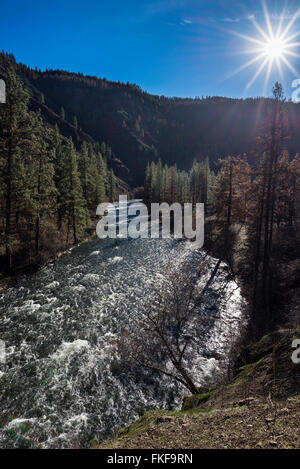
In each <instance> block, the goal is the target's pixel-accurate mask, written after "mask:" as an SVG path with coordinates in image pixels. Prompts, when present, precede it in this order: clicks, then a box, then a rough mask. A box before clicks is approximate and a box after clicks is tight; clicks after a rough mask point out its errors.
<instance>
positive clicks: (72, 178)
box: [62, 138, 88, 244]
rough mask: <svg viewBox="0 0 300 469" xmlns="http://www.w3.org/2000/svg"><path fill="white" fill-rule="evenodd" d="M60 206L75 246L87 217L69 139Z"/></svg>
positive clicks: (73, 152) (74, 152)
mask: <svg viewBox="0 0 300 469" xmlns="http://www.w3.org/2000/svg"><path fill="white" fill-rule="evenodd" d="M62 206H63V214H64V217H65V219H66V221H67V223H68V233H69V231H70V230H71V231H72V233H73V240H74V244H76V243H77V241H78V232H79V231H80V230H81V229H82V228H83V227H84V225H85V224H86V220H87V216H88V215H87V207H86V201H85V199H84V197H83V193H82V187H81V183H80V177H79V171H78V165H77V157H76V151H75V147H74V144H73V141H72V139H71V138H70V139H69V140H68V143H67V147H66V153H65V162H64V179H63V193H62Z"/></svg>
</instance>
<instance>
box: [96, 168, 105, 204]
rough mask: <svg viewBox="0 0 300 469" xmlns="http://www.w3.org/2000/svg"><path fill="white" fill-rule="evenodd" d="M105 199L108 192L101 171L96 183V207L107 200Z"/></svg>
mask: <svg viewBox="0 0 300 469" xmlns="http://www.w3.org/2000/svg"><path fill="white" fill-rule="evenodd" d="M105 200H106V194H105V187H104V181H103V177H102V175H101V174H100V173H98V174H97V177H96V185H95V207H97V206H98V205H99V204H101V203H103V202H105Z"/></svg>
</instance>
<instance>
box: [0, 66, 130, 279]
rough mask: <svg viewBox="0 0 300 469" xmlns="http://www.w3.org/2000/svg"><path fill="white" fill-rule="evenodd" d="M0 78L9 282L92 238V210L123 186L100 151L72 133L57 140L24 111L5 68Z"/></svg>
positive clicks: (2, 251)
mask: <svg viewBox="0 0 300 469" xmlns="http://www.w3.org/2000/svg"><path fill="white" fill-rule="evenodd" d="M1 72H2V76H3V78H4V81H5V84H6V104H2V105H1V107H0V234H1V238H0V239H1V241H0V256H1V273H3V274H6V275H10V274H11V273H16V272H18V271H19V270H21V271H24V269H25V270H26V269H29V270H32V269H33V268H34V267H36V266H37V265H39V264H42V263H43V262H45V261H46V260H49V259H51V258H53V257H54V256H55V255H56V254H57V252H58V251H61V250H64V249H66V248H67V247H69V246H70V245H72V244H77V243H78V241H80V240H81V239H83V238H84V237H86V236H88V235H89V234H91V233H93V232H94V227H93V223H92V219H93V218H95V212H96V208H97V205H98V204H99V203H101V202H104V201H107V200H115V199H116V197H117V193H118V192H120V191H122V192H124V191H125V192H126V190H127V188H128V186H127V185H126V184H125V183H123V182H122V181H121V180H120V179H118V178H116V177H115V175H114V170H113V166H112V164H113V160H114V158H113V156H112V151H111V148H110V146H109V145H108V144H106V143H105V142H102V143H101V145H100V144H99V143H97V142H94V141H93V140H92V139H89V138H87V140H85V139H83V140H81V139H80V137H82V136H81V135H80V134H77V133H76V132H75V135H70V136H69V137H67V136H64V135H63V134H62V133H61V132H60V128H59V126H58V123H57V122H55V125H51V124H50V122H49V121H48V120H47V119H45V113H42V112H41V111H40V110H36V111H32V110H30V107H29V100H30V95H29V93H28V91H27V90H26V89H25V87H24V84H23V82H22V81H21V80H20V78H19V77H18V75H17V74H16V71H15V68H14V67H13V65H12V64H11V63H10V62H7V63H6V64H5V66H3V67H2V69H1ZM41 102H42V103H43V99H41ZM52 124H53V123H52ZM65 127H66V126H65ZM74 129H75V131H76V126H74ZM65 130H68V128H65ZM75 137H78V138H75ZM83 137H84V135H83ZM74 141H75V142H76V143H77V149H76V147H75V144H74Z"/></svg>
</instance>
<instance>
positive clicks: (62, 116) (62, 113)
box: [60, 107, 66, 120]
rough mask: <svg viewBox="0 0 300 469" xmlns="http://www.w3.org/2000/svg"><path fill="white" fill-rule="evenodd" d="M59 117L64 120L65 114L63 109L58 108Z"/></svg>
mask: <svg viewBox="0 0 300 469" xmlns="http://www.w3.org/2000/svg"><path fill="white" fill-rule="evenodd" d="M60 117H61V118H62V119H63V120H65V118H66V113H65V110H64V108H63V107H61V108H60Z"/></svg>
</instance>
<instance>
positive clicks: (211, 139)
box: [22, 70, 300, 185]
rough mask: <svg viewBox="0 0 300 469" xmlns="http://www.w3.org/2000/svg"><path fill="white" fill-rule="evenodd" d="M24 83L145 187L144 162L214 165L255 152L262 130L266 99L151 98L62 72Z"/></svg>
mask: <svg viewBox="0 0 300 469" xmlns="http://www.w3.org/2000/svg"><path fill="white" fill-rule="evenodd" d="M22 73H23V76H24V79H25V80H27V83H28V85H29V86H30V87H31V89H32V90H34V93H35V95H36V97H37V99H38V96H39V95H40V94H41V93H43V95H44V96H45V103H46V105H47V106H48V107H49V108H51V109H52V110H53V111H54V112H55V113H56V114H59V113H60V109H61V107H62V106H63V107H64V110H65V113H66V120H67V121H69V122H73V118H74V116H76V117H77V119H78V122H79V128H80V129H81V130H80V131H81V132H85V133H86V134H88V135H90V136H91V137H92V138H93V139H94V140H95V141H98V142H102V141H105V142H107V143H108V144H109V145H110V146H111V147H112V150H113V152H114V153H115V154H116V155H118V157H119V158H120V159H121V160H122V162H123V163H124V164H125V165H126V166H127V167H128V168H129V170H130V172H129V173H127V174H126V170H125V171H123V172H122V173H120V176H122V177H125V178H126V180H127V181H128V182H130V183H132V184H134V185H141V184H142V183H143V177H144V169H145V166H146V164H147V162H148V161H152V160H157V159H158V158H161V159H162V161H163V162H164V163H167V164H174V163H176V164H177V165H178V166H179V167H180V168H181V169H190V167H191V165H192V162H193V160H194V159H198V160H202V159H204V158H205V157H206V156H207V155H208V156H209V157H210V159H211V162H212V163H214V162H216V161H217V160H218V158H220V157H225V156H227V155H228V154H233V155H237V154H243V153H248V155H249V156H250V158H251V157H252V153H253V151H254V150H255V148H256V137H257V136H259V135H260V134H262V132H263V125H264V122H263V119H264V117H263V116H266V115H267V113H266V112H265V111H266V107H267V106H268V104H269V102H270V100H268V99H263V98H262V99H259V98H257V99H247V100H242V99H240V100H237V99H228V98H218V97H214V98H206V99H195V100H193V99H178V98H165V97H159V96H153V95H150V94H148V93H145V92H143V91H142V90H141V89H140V88H139V87H138V86H136V85H130V84H122V83H115V82H108V81H107V80H105V79H98V78H96V77H85V76H83V75H81V74H72V73H68V72H63V71H46V72H36V71H34V72H33V71H29V70H26V71H22ZM287 106H288V116H289V134H290V139H289V140H288V141H287V142H286V144H285V145H286V148H287V149H288V150H289V151H290V153H291V154H292V155H294V154H295V153H296V151H297V148H299V144H300V133H299V129H300V105H299V104H294V103H291V102H290V103H288V104H287Z"/></svg>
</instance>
